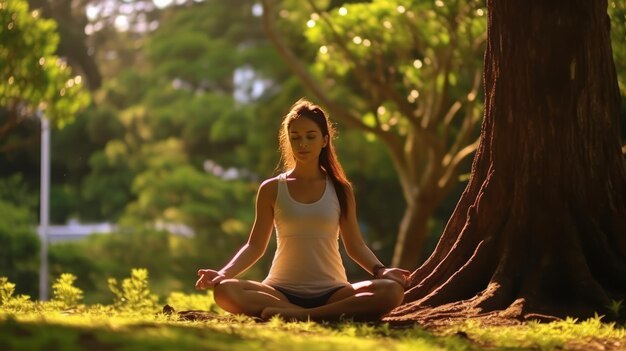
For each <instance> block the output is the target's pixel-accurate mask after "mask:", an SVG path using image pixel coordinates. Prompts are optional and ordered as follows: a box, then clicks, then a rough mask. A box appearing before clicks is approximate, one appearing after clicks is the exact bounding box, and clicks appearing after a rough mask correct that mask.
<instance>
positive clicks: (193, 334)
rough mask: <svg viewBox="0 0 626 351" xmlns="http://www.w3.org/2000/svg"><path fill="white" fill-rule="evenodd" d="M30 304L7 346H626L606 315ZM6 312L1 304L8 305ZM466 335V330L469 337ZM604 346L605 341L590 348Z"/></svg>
mask: <svg viewBox="0 0 626 351" xmlns="http://www.w3.org/2000/svg"><path fill="white" fill-rule="evenodd" d="M34 306H35V308H31V309H30V310H29V311H22V312H19V311H12V312H6V311H5V312H0V350H3V351H13V350H15V351H21V350H24V351H26V350H28V351H37V350H47V351H52V350H63V351H73V350H88V351H99V350H129V351H130V350H133V351H135V350H136V351H140V350H229V351H230V350H233V351H237V350H242V351H243V350H246V351H247V350H276V351H283V350H304V351H306V350H351V351H352V350H354V351H358V350H368V351H369V350H398V351H401V350H481V349H485V348H488V349H496V350H521V349H532V350H558V349H564V348H565V349H568V348H570V347H577V346H576V345H579V346H580V345H582V346H581V347H579V348H578V349H581V350H587V349H599V348H600V346H598V345H602V347H607V348H608V349H615V350H618V349H624V348H626V331H625V330H624V328H623V327H619V326H616V325H613V324H605V323H602V322H601V320H600V318H594V319H590V320H588V321H583V322H580V323H578V322H576V321H575V320H566V321H562V322H553V323H549V324H540V323H528V324H524V325H519V326H506V327H504V326H502V327H493V326H484V325H480V324H479V323H478V322H475V321H467V322H465V323H463V324H459V325H454V326H451V327H449V328H446V329H445V330H441V331H438V332H437V333H436V334H435V333H432V332H429V331H426V330H423V329H421V328H419V327H418V326H414V327H411V328H405V329H394V328H391V327H390V326H389V325H388V324H378V325H373V324H367V323H354V322H351V321H345V322H340V323H334V324H323V323H322V324H320V323H315V322H299V323H293V322H285V321H283V320H281V319H280V318H273V319H272V320H270V321H269V322H264V323H259V322H255V321H253V320H252V319H249V318H246V317H242V316H230V317H227V316H226V315H224V316H223V318H220V319H219V320H211V321H194V322H191V321H181V320H178V319H177V317H172V316H166V315H163V314H161V313H155V311H143V312H133V311H129V310H127V311H122V310H117V309H115V308H113V307H111V306H81V307H79V308H76V309H72V310H66V311H63V310H61V309H58V308H57V307H56V306H54V305H53V304H48V305H46V303H44V304H42V303H39V304H35V305H34ZM0 311H1V309H0ZM461 335H462V336H461ZM589 345H591V346H593V345H596V346H598V348H596V347H594V348H591V347H588V346H589Z"/></svg>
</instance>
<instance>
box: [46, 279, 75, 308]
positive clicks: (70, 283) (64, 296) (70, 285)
mask: <svg viewBox="0 0 626 351" xmlns="http://www.w3.org/2000/svg"><path fill="white" fill-rule="evenodd" d="M75 280H76V276H74V275H73V274H71V273H63V274H61V276H60V277H59V278H58V279H57V280H56V281H55V282H54V284H52V293H53V297H52V301H56V302H58V303H60V304H61V306H63V307H66V308H67V307H75V306H76V305H78V304H79V303H80V301H81V300H82V299H83V291H82V290H81V289H79V288H77V287H75V286H74V281H75Z"/></svg>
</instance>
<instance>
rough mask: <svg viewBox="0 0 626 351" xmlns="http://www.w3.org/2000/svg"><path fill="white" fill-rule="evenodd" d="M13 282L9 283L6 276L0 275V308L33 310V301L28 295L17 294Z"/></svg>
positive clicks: (16, 310)
mask: <svg viewBox="0 0 626 351" xmlns="http://www.w3.org/2000/svg"><path fill="white" fill-rule="evenodd" d="M14 293H15V284H13V283H11V282H10V281H9V280H8V279H7V277H0V310H5V311H15V312H20V311H22V312H28V311H32V310H33V303H32V301H31V300H30V296H28V295H17V296H13V294H14Z"/></svg>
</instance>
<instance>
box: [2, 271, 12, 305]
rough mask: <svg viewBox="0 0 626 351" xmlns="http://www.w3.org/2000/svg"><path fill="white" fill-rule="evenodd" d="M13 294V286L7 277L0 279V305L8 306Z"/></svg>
mask: <svg viewBox="0 0 626 351" xmlns="http://www.w3.org/2000/svg"><path fill="white" fill-rule="evenodd" d="M14 292H15V284H13V283H11V282H10V281H9V279H8V278H7V277H0V305H6V304H8V303H9V301H11V297H12V296H13V293H14Z"/></svg>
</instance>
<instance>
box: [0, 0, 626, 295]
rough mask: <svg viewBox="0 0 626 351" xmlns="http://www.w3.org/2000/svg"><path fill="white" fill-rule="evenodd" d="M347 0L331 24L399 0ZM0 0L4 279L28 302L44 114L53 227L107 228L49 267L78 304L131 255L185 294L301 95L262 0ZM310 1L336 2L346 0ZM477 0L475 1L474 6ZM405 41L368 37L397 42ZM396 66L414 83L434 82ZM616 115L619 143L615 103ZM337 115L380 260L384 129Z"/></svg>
mask: <svg viewBox="0 0 626 351" xmlns="http://www.w3.org/2000/svg"><path fill="white" fill-rule="evenodd" d="M347 2H349V3H355V4H353V5H354V7H351V9H352V8H358V9H360V10H359V11H348V13H347V14H346V15H343V16H333V17H332V18H333V20H336V21H337V24H338V25H339V26H340V27H341V26H348V27H349V26H361V27H362V29H363V30H372V28H373V29H376V26H377V24H379V23H381V21H380V18H378V17H377V16H386V11H388V9H397V8H398V6H401V4H404V3H405V2H404V1H386V2H381V1H376V2H368V1H363V2H360V1H347ZM52 3H54V4H55V5H54V6H52V5H51V4H52ZM299 3H300V2H295V1H285V2H284V3H282V5H283V6H284V8H285V11H288V12H287V14H285V16H284V17H282V18H283V19H284V20H282V21H281V22H280V28H281V30H282V32H283V33H285V40H286V41H287V42H288V43H289V44H290V46H291V47H292V48H293V49H294V50H295V52H296V53H297V55H298V57H299V58H300V59H301V60H302V61H303V62H305V63H306V64H307V65H308V68H309V69H310V71H311V72H313V73H314V74H316V75H318V76H320V77H323V79H329V80H330V83H331V86H334V87H335V88H334V89H333V94H332V95H333V98H334V99H336V100H337V101H339V102H340V103H342V104H344V105H345V106H346V107H347V108H349V107H350V106H351V105H353V106H355V108H356V107H358V106H359V105H360V104H363V101H362V100H363V99H362V98H359V94H362V95H363V96H367V93H366V92H365V91H364V90H367V89H370V88H368V87H367V85H365V84H362V83H363V82H362V81H360V80H359V78H358V77H357V76H355V75H354V74H352V73H351V72H350V70H349V69H348V68H349V67H350V62H349V58H345V57H344V58H337V59H335V60H331V61H329V60H325V59H324V58H323V57H320V56H319V55H318V52H319V47H320V43H322V42H324V37H325V36H331V35H332V33H326V32H324V30H322V29H321V27H315V28H312V29H307V24H308V22H309V20H310V19H311V18H312V16H313V15H312V10H311V7H309V6H299V5H298V4H299ZM0 4H1V6H0V11H1V12H0V14H1V16H0V28H1V29H0V35H1V39H2V47H1V48H0V62H2V64H0V75H1V77H0V213H1V215H0V276H6V277H8V278H9V280H10V281H12V282H15V283H16V286H17V287H16V289H17V292H18V293H21V294H28V295H30V296H37V291H38V286H37V284H38V279H37V276H38V267H39V257H38V254H39V243H38V239H37V236H36V232H35V229H34V228H35V226H36V224H37V223H38V205H39V204H38V193H39V143H38V136H39V122H38V119H37V117H36V113H35V111H37V110H38V109H39V110H43V111H44V113H45V115H46V116H48V117H49V118H50V119H51V120H52V121H53V122H54V125H55V126H56V127H57V129H54V130H53V132H52V150H51V155H52V156H51V157H52V165H51V173H52V177H51V178H52V180H51V182H52V189H51V198H50V200H51V206H50V209H51V213H50V216H51V221H52V223H56V224H63V223H66V222H67V221H68V220H70V219H79V220H80V221H82V222H101V221H102V222H104V221H110V222H113V223H117V224H118V225H119V227H118V228H119V229H118V231H117V232H116V233H113V234H100V235H93V236H90V237H88V238H86V239H85V240H81V241H79V242H64V243H55V244H53V245H52V246H51V247H50V261H51V264H50V274H51V277H52V278H54V277H58V276H59V275H60V274H61V273H64V272H66V273H72V274H74V275H75V276H76V277H77V280H76V285H77V286H78V287H80V288H81V289H83V290H84V293H85V301H86V302H107V301H111V300H112V299H113V296H112V294H111V292H110V291H109V287H108V286H107V279H106V278H108V277H114V278H117V279H120V278H121V277H123V276H125V275H127V274H128V271H129V269H130V268H131V267H143V268H147V269H148V270H149V271H150V274H151V282H152V285H153V289H154V292H155V293H156V294H158V295H159V296H161V297H162V298H164V297H165V296H167V295H168V294H169V293H170V292H172V291H183V292H190V291H192V290H193V283H194V281H195V278H196V277H195V271H196V269H197V268H200V267H214V268H219V267H221V266H222V265H223V264H224V263H225V262H226V261H227V260H228V259H229V258H230V257H231V255H232V254H233V253H234V252H235V250H236V249H237V248H238V247H239V246H240V245H241V244H243V242H244V241H245V240H246V237H247V234H248V231H249V229H250V226H251V224H252V221H253V218H254V212H253V211H254V208H253V205H254V196H255V192H256V189H257V187H258V185H259V183H260V182H261V181H262V180H263V179H265V178H267V177H270V176H272V175H273V174H275V168H276V165H277V161H278V154H277V151H276V150H277V131H278V126H279V124H280V120H281V117H282V116H283V115H284V113H285V112H286V111H287V110H288V108H289V106H290V105H291V103H293V101H295V100H296V99H297V98H299V97H301V96H306V95H307V94H308V92H307V91H306V90H305V89H304V88H303V86H302V85H301V83H300V81H299V80H298V79H296V78H295V77H294V75H293V74H292V73H291V71H290V70H289V69H288V68H287V66H286V65H285V64H284V63H283V62H282V61H281V59H280V58H279V56H278V54H277V53H276V51H275V50H274V48H273V46H272V45H271V44H270V42H269V40H268V39H267V38H266V37H265V35H264V32H263V26H262V21H261V16H260V12H259V11H261V5H260V3H258V2H256V1H253V0H232V1H210V0H207V1H201V2H194V1H188V2H177V4H172V5H170V6H167V7H164V8H159V7H155V6H153V5H151V4H152V2H150V1H136V2H133V3H128V2H124V1H121V0H120V1H106V2H105V1H100V0H61V1H55V2H47V1H44V0H41V1H34V0H33V1H30V4H28V3H27V2H26V1H24V0H0ZM107 4H108V5H107ZM110 4H115V6H113V7H111V6H110ZM140 4H143V5H141V6H140ZM314 4H315V5H316V6H319V7H321V8H324V9H325V10H327V11H329V12H330V13H336V12H337V11H338V9H339V8H341V6H342V5H343V2H339V1H315V2H314ZM415 4H416V5H419V6H429V7H432V6H433V5H432V3H431V2H430V1H428V2H427V1H415ZM477 4H478V5H477V6H478V7H477V9H476V10H475V11H478V10H481V6H482V5H481V3H480V2H477ZM296 5H298V6H296ZM458 5H459V4H458V3H457V2H455V1H450V2H445V3H444V2H442V1H441V2H435V5H434V6H435V7H436V8H438V9H439V10H437V11H433V12H432V13H431V12H427V11H426V10H424V11H425V12H424V13H428V14H429V15H428V16H422V17H420V18H419V21H418V20H417V19H416V22H415V23H414V24H415V25H416V26H419V29H420V32H421V33H424V34H422V35H424V36H425V37H428V38H430V39H432V40H433V43H430V44H429V45H430V46H431V47H437V45H439V44H441V43H442V42H441V40H444V41H443V43H444V44H445V38H444V39H441V38H440V35H441V32H440V24H438V23H439V21H438V20H437V18H438V16H444V15H446V16H448V15H450V13H451V11H452V10H453V9H454V8H456V7H455V6H458ZM28 6H30V8H29V7H28ZM420 8H421V7H420ZM94 9H99V11H96V10H94ZM88 10H89V11H88ZM88 12H89V13H90V16H87V13H88ZM609 12H610V14H611V18H612V23H613V29H612V35H613V49H614V55H615V61H616V67H617V69H618V74H619V77H620V86H621V88H622V92H623V93H626V89H625V88H624V87H625V86H626V85H625V84H624V82H626V78H625V77H626V66H624V62H626V45H625V43H626V24H625V23H626V1H610V2H609ZM280 14H281V16H282V14H283V13H282V12H281V13H280ZM122 17H123V18H124V20H120V18H122ZM313 17H314V16H313ZM484 20H485V16H484V15H482V16H478V15H476V13H474V14H473V16H472V21H484ZM478 25H479V26H483V27H484V22H483V23H482V24H478ZM483 27H481V28H483ZM341 28H343V27H341ZM400 39H401V38H398V37H394V36H388V37H387V36H381V38H380V39H379V40H381V41H382V42H383V43H385V42H387V44H388V46H389V47H391V48H397V49H398V50H400V49H401V46H402V45H401V42H398V40H400ZM437 43H439V44H437ZM443 46H445V45H443ZM397 54H398V55H400V53H397ZM388 55H389V56H388V57H383V58H382V59H383V60H385V61H383V62H380V63H379V64H381V65H383V66H384V65H388V66H390V67H395V66H393V65H400V63H398V60H396V58H395V57H394V56H393V55H394V53H393V50H389V51H388ZM42 58H43V60H42ZM353 59H355V58H353ZM341 60H344V61H341ZM42 62H43V64H42ZM460 67H462V65H461V66H460ZM396 68H397V69H398V71H399V72H403V70H404V71H406V67H396ZM459 70H461V68H459ZM458 73H459V74H458V75H455V79H458V80H459V81H458V82H457V83H456V87H457V88H456V89H458V90H462V89H461V88H462V87H466V86H470V85H471V82H470V81H467V80H468V78H464V77H467V75H464V74H461V72H460V71H459V72H458ZM324 74H326V76H324ZM77 77H80V79H77ZM408 77H409V78H410V81H408V82H407V84H409V85H410V84H424V85H427V84H429V83H431V82H432V81H435V83H436V79H437V77H434V76H433V77H429V76H427V75H424V76H408ZM333 84H334V85H333ZM481 98H482V92H481V93H480V94H479V99H481ZM42 103H44V104H42ZM621 118H622V128H623V131H624V132H623V133H622V135H623V136H624V137H625V138H624V139H626V122H625V121H624V120H625V119H626V107H624V108H623V109H622V116H621ZM337 127H338V129H339V138H338V140H337V141H336V144H337V149H338V152H339V155H340V159H341V161H342V163H343V165H344V167H345V169H346V171H347V172H348V175H349V177H350V179H351V180H352V181H353V183H354V185H355V189H356V195H357V201H358V214H359V219H360V221H361V225H362V230H363V233H364V235H365V236H366V239H367V241H368V242H369V243H370V246H372V248H373V249H374V251H376V253H377V254H378V255H379V257H380V258H381V260H382V261H383V262H387V263H388V262H390V260H391V255H392V253H393V245H394V243H395V238H396V233H397V232H398V226H399V223H400V220H401V218H402V214H403V211H404V209H405V203H404V200H403V198H402V195H401V194H402V189H401V186H400V184H399V181H398V176H397V174H396V171H395V170H394V167H393V164H392V162H391V160H390V158H389V156H388V154H387V152H386V151H385V148H384V146H383V145H382V143H381V141H380V140H378V139H377V138H375V137H373V136H372V135H371V134H368V133H364V132H362V131H359V130H356V129H352V128H349V127H348V126H346V125H343V124H338V126H337ZM463 167H464V169H463V170H462V171H461V173H462V174H465V173H468V172H469V164H466V165H464V166H463ZM465 181H466V179H465V178H464V177H459V179H456V180H455V182H456V184H455V185H454V187H453V190H452V191H451V192H450V194H449V195H448V196H447V197H446V198H445V199H444V200H443V201H442V202H441V203H440V204H439V205H438V206H437V211H436V213H435V215H434V216H433V217H432V218H431V220H430V222H429V238H428V245H427V246H426V248H425V249H424V253H415V254H416V255H421V256H423V255H424V254H427V253H429V252H430V251H431V250H432V248H433V246H434V244H435V243H436V241H437V239H438V236H439V235H440V233H441V231H442V228H443V226H444V225H445V223H446V220H447V218H448V216H449V214H450V213H451V212H452V210H453V208H454V206H455V204H456V201H457V199H458V197H459V194H460V192H461V191H462V190H463V188H464V186H465ZM172 223H174V224H185V225H186V226H188V227H190V228H191V229H193V231H194V232H195V236H193V237H185V236H180V235H172V234H169V233H168V232H167V231H166V230H164V229H163V228H164V227H163V226H164V225H166V224H172ZM270 249H271V248H270ZM270 261H271V251H268V253H267V254H266V255H265V257H264V258H263V259H262V260H261V262H259V263H258V264H257V265H256V266H255V267H253V268H252V269H251V270H250V271H249V272H247V273H246V276H247V277H250V278H255V279H260V278H262V277H263V275H264V272H266V270H267V268H268V267H269V264H270ZM347 267H348V270H349V276H350V278H351V279H353V280H357V279H361V278H364V277H366V275H365V272H363V271H362V270H361V269H360V268H357V267H356V266H355V265H353V264H347ZM51 280H52V279H51Z"/></svg>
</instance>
